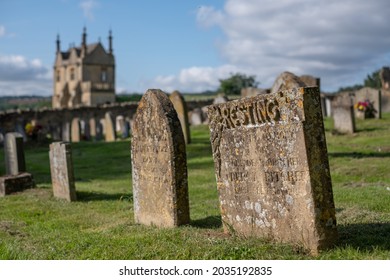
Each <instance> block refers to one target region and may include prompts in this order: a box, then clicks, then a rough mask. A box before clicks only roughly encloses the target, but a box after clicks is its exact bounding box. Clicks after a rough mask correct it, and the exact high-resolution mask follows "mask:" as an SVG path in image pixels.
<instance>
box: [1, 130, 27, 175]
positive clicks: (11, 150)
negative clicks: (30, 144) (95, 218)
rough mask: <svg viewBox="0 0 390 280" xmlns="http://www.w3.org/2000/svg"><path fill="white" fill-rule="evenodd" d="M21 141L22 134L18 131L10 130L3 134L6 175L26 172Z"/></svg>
mask: <svg viewBox="0 0 390 280" xmlns="http://www.w3.org/2000/svg"><path fill="white" fill-rule="evenodd" d="M23 141H24V140H23V136H22V135H21V134H20V133H18V132H10V133H7V134H6V135H5V145H4V153H5V154H4V156H5V171H6V174H7V175H18V174H19V173H22V172H26V162H25V159H24V149H23Z"/></svg>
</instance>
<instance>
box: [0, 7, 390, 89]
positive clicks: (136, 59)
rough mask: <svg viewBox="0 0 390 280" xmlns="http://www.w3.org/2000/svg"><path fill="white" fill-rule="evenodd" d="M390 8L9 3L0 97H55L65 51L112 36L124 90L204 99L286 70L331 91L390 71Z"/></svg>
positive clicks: (2, 36)
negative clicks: (222, 84)
mask: <svg viewBox="0 0 390 280" xmlns="http://www.w3.org/2000/svg"><path fill="white" fill-rule="evenodd" d="M389 15H390V4H389V2H388V0H371V1H366V0H364V1H363V0H344V1H336V0H278V1H274V0H226V1H223V0H203V1H202V0H165V1H162V0H143V1H139V0H132V1H124V0H117V1H107V0H50V1H48V0H47V1H43V0H35V1H30V0H0V96H2V95H23V94H28V95H30V94H39V95H51V94H52V66H53V62H54V54H55V40H56V35H57V34H59V35H60V39H61V49H62V50H66V49H67V48H68V47H69V44H71V43H75V44H76V45H79V44H80V41H81V33H82V29H83V27H84V26H85V27H86V28H87V34H88V37H87V42H88V43H94V42H97V41H98V40H99V38H100V40H101V42H102V43H103V45H104V46H107V36H108V30H109V29H110V28H111V29H112V32H113V37H114V40H113V48H114V55H115V58H116V88H117V92H122V91H126V92H145V91H146V90H147V89H148V88H161V89H162V90H165V91H167V92H171V91H173V90H175V89H177V90H180V91H182V92H200V91H204V90H207V89H211V90H213V89H216V88H217V87H218V85H219V82H218V80H219V79H222V78H226V77H228V76H229V75H230V73H235V72H241V73H245V74H248V75H255V76H256V77H257V80H258V81H259V82H260V87H262V88H266V87H271V86H272V83H273V81H274V80H275V78H276V76H277V75H278V74H280V73H281V72H283V71H291V72H293V73H295V74H297V75H303V74H309V75H313V76H317V77H320V78H321V86H322V89H323V90H324V91H334V90H336V89H338V88H339V87H340V86H347V85H352V84H355V83H360V82H362V80H363V79H364V78H365V76H366V75H367V74H368V73H371V72H372V71H374V70H377V69H379V68H381V67H382V66H388V65H390V28H389V23H390V17H389Z"/></svg>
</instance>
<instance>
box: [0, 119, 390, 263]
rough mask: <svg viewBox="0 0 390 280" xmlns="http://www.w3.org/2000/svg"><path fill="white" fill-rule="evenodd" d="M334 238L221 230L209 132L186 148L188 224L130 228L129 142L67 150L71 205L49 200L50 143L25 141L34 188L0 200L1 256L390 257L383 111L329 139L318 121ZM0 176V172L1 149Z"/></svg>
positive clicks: (389, 137)
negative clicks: (311, 240)
mask: <svg viewBox="0 0 390 280" xmlns="http://www.w3.org/2000/svg"><path fill="white" fill-rule="evenodd" d="M325 127H326V136H327V143H328V152H329V160H330V166H331V175H332V181H333V191H334V199H335V205H336V211H337V214H336V215H337V222H338V230H339V240H338V242H337V244H336V246H335V248H334V249H331V250H328V251H324V252H322V253H321V254H320V255H319V256H317V257H313V256H310V255H308V254H307V253H306V252H304V251H303V250H302V249H301V248H297V247H295V246H291V245H288V244H276V243H274V242H271V241H268V240H262V239H254V238H252V239H243V238H240V237H238V236H228V235H226V234H224V233H223V230H222V225H221V218H220V213H219V204H218V197H217V191H216V182H215V176H214V165H213V160H212V156H211V147H210V141H209V132H208V127H206V126H198V127H192V128H191V134H192V135H191V137H192V141H193V142H192V144H190V145H188V147H187V153H188V156H187V159H188V174H189V178H188V181H189V197H190V214H191V224H190V225H188V226H184V227H180V228H175V229H158V228H155V227H146V226H141V225H136V224H134V221H133V201H132V187H131V186H132V184H131V162H130V141H129V140H122V141H117V142H115V143H103V142H95V143H93V142H88V143H87V142H82V143H73V144H72V149H73V163H74V173H75V177H76V190H77V196H78V201H77V202H73V203H67V202H64V201H60V200H57V199H55V198H54V197H53V195H52V189H51V179H50V167H49V147H48V144H45V145H43V144H41V145H36V144H35V145H34V144H31V143H29V144H27V146H26V147H25V155H26V164H27V169H28V171H29V172H30V173H32V174H33V175H34V178H35V181H36V183H37V187H36V188H35V189H31V190H27V191H25V192H22V193H17V194H13V195H10V196H7V197H3V198H0V259H129V260H132V259H390V114H384V117H383V119H381V120H365V121H362V120H358V121H357V128H358V132H357V133H356V134H354V135H333V134H332V121H331V120H330V119H326V120H325ZM0 174H5V167H4V155H3V151H2V149H1V151H0Z"/></svg>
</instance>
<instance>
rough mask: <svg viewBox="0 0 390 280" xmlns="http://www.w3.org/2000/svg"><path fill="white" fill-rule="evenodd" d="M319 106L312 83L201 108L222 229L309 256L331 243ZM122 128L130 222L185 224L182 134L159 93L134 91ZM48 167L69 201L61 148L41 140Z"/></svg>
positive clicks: (332, 221) (67, 158)
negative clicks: (132, 109) (126, 136)
mask: <svg viewBox="0 0 390 280" xmlns="http://www.w3.org/2000/svg"><path fill="white" fill-rule="evenodd" d="M171 98H173V97H171ZM319 105H320V95H319V91H318V88H295V89H291V90H283V91H279V92H277V93H271V94H263V95H258V96H255V97H249V98H242V99H239V100H235V101H230V102H226V103H221V104H215V105H211V106H209V108H208V118H209V122H210V124H209V127H210V141H211V146H212V152H213V159H214V166H215V175H216V180H217V189H218V195H219V203H220V209H221V218H222V221H223V226H224V229H225V230H226V231H233V232H235V233H237V234H240V235H244V236H258V237H265V238H271V239H274V240H277V241H281V242H290V243H294V244H299V245H301V246H303V247H304V248H306V249H308V250H310V251H311V252H312V253H314V254H316V253H318V251H319V250H321V249H324V248H328V247H330V246H332V245H333V243H334V241H335V239H336V237H337V229H336V217H335V207H334V202H333V193H332V185H331V178H330V171H329V163H328V157H327V148H326V139H325V134H324V126H323V119H322V113H321V107H320V106H319ZM179 113H180V112H179ZM179 115H180V114H179ZM132 134H133V138H132V141H131V162H132V181H133V201H134V219H135V222H136V223H139V224H145V225H155V226H159V227H174V226H180V225H183V224H188V223H189V222H190V209H189V198H188V176H187V160H186V144H185V142H186V140H185V139H186V138H185V136H184V133H183V128H182V125H181V121H180V119H179V118H178V112H177V111H176V110H175V108H174V106H173V104H172V102H171V101H170V99H169V98H168V96H167V95H166V94H165V93H164V92H162V91H160V90H148V91H147V92H146V93H145V94H144V96H143V97H142V100H141V102H140V103H139V106H138V109H137V112H136V114H135V117H134V122H133V128H132ZM50 165H51V174H52V182H53V192H54V195H55V196H56V197H62V198H65V199H67V200H70V201H71V200H75V199H76V192H75V187H74V177H73V168H72V160H71V150H70V144H68V143H62V142H56V143H53V144H51V146H50Z"/></svg>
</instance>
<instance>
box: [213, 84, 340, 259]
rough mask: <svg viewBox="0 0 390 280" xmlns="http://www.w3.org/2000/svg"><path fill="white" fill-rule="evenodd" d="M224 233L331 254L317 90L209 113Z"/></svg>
mask: <svg viewBox="0 0 390 280" xmlns="http://www.w3.org/2000/svg"><path fill="white" fill-rule="evenodd" d="M208 115H209V121H210V124H209V126H210V132H211V135H210V140H211V144H212V150H213V158H214V163H215V174H216V179H217V188H218V193H219V201H220V207H221V215H222V220H223V224H224V228H225V230H227V231H228V230H232V231H234V232H236V233H238V234H242V235H244V236H259V237H265V238H272V239H275V240H277V241H281V242H289V243H294V244H298V245H301V246H304V247H305V248H307V249H308V250H310V251H311V252H312V253H317V252H318V250H320V249H322V248H326V247H329V246H332V245H333V243H334V241H335V239H336V237H337V229H336V217H335V207H334V202H333V193H332V184H331V178H330V173H329V163H328V155H327V148H326V140H325V134H324V127H323V120H322V113H321V106H320V93H319V91H318V88H294V89H290V90H284V91H279V92H276V93H271V94H263V95H257V96H255V97H249V98H242V99H239V100H235V101H231V102H227V103H224V104H217V105H211V106H209V110H208Z"/></svg>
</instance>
